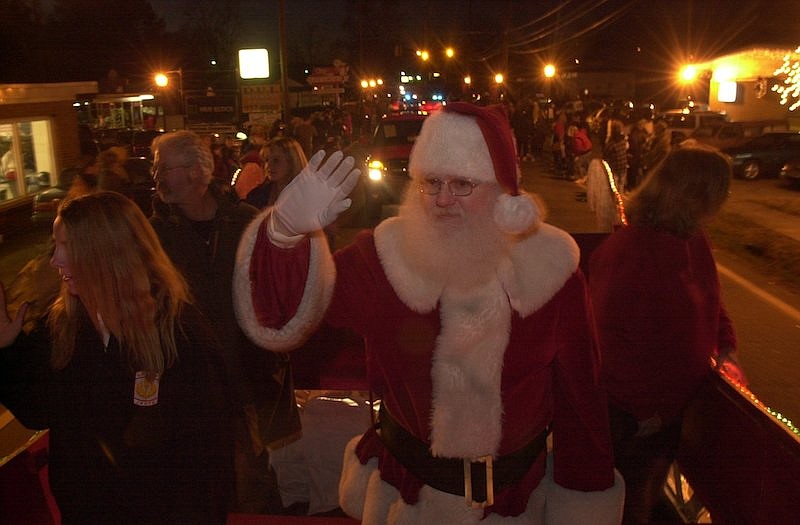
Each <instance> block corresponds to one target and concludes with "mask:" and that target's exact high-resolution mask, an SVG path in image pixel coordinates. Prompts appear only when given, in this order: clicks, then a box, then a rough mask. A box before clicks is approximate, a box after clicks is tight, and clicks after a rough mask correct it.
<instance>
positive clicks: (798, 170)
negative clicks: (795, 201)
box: [779, 157, 800, 189]
mask: <svg viewBox="0 0 800 525" xmlns="http://www.w3.org/2000/svg"><path fill="white" fill-rule="evenodd" d="M779 176H780V178H781V179H784V180H786V181H787V182H788V183H789V185H790V186H793V187H795V188H797V189H800V157H797V158H794V159H791V160H789V161H788V162H786V164H784V165H783V167H782V168H781V172H780V173H779Z"/></svg>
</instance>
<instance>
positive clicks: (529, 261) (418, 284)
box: [375, 217, 580, 317]
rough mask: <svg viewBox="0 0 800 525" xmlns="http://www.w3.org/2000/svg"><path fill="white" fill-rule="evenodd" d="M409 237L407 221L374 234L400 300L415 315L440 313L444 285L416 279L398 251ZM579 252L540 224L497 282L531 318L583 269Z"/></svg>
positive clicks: (515, 306)
mask: <svg viewBox="0 0 800 525" xmlns="http://www.w3.org/2000/svg"><path fill="white" fill-rule="evenodd" d="M403 234H404V229H403V225H402V219H401V218H399V217H393V218H391V219H387V220H385V221H383V222H382V223H380V224H379V225H378V226H377V227H376V228H375V247H376V249H377V251H378V257H379V258H380V261H381V265H382V266H383V269H384V271H385V272H386V277H387V278H388V279H389V282H390V283H391V284H392V288H394V291H395V292H397V295H398V296H399V297H400V300H401V301H403V303H405V304H406V306H408V307H409V308H411V309H412V310H414V311H415V312H420V313H425V312H430V311H432V310H433V309H434V308H436V305H437V303H438V302H439V299H440V298H441V295H442V292H443V290H442V285H441V283H438V282H433V281H430V280H427V279H426V278H425V277H424V276H421V275H418V274H416V273H415V272H414V271H413V269H412V268H411V266H409V264H408V262H407V261H406V260H405V258H404V256H403V254H401V253H399V252H398V251H397V249H396V248H397V246H399V245H400V244H401V243H400V242H399V238H400V237H401V236H402V235H403ZM579 258H580V251H579V249H578V245H577V244H576V243H575V240H574V239H573V238H572V237H571V236H570V235H569V234H568V233H566V232H565V231H563V230H560V229H558V228H556V227H554V226H551V225H549V224H541V225H540V226H539V228H537V229H536V231H535V232H534V233H532V234H530V235H527V236H525V237H521V238H519V240H518V242H517V243H516V244H515V245H514V247H513V248H512V250H511V254H510V257H509V258H508V259H507V260H506V261H505V262H504V263H503V264H502V265H501V268H500V269H499V271H498V279H499V280H500V282H501V284H502V287H503V289H504V290H505V292H506V294H507V295H508V299H509V301H510V302H511V306H512V308H513V309H514V310H515V311H516V312H517V313H518V314H519V315H520V316H522V317H527V316H528V315H530V314H532V313H533V312H535V311H536V310H538V309H539V308H541V307H542V306H543V305H544V304H545V303H547V301H549V300H550V299H551V298H552V297H553V296H554V295H555V294H556V292H558V290H560V289H561V287H562V286H563V285H564V283H565V282H566V281H567V279H569V277H570V276H571V275H572V274H573V273H574V272H575V270H576V269H577V268H578V261H579Z"/></svg>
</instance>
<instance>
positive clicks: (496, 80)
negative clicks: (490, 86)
mask: <svg viewBox="0 0 800 525" xmlns="http://www.w3.org/2000/svg"><path fill="white" fill-rule="evenodd" d="M503 80H504V77H503V74H502V73H497V74H496V75H495V76H494V83H495V84H502V83H503Z"/></svg>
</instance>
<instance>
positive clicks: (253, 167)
mask: <svg viewBox="0 0 800 525" xmlns="http://www.w3.org/2000/svg"><path fill="white" fill-rule="evenodd" d="M266 144H267V129H266V128H265V127H264V125H263V124H253V125H252V126H250V132H249V134H248V135H247V145H246V146H245V147H244V148H243V149H242V155H241V157H239V166H240V167H241V168H242V169H241V171H239V174H238V176H237V177H236V180H235V181H233V184H234V188H235V190H236V195H238V196H239V198H240V199H242V200H244V199H246V198H247V194H248V193H250V192H251V191H253V188H255V187H256V186H258V185H259V184H261V183H262V182H264V177H265V172H264V165H265V161H264V157H263V156H262V154H261V149H262V148H263V147H264V146H265V145H266Z"/></svg>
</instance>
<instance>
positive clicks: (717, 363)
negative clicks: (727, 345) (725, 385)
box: [714, 348, 747, 387]
mask: <svg viewBox="0 0 800 525" xmlns="http://www.w3.org/2000/svg"><path fill="white" fill-rule="evenodd" d="M714 370H717V371H719V372H724V373H725V375H727V376H728V377H729V378H731V379H732V380H734V381H736V382H737V383H739V384H740V385H742V386H745V387H746V386H747V376H746V375H745V373H744V370H742V365H740V364H739V360H738V359H737V357H736V352H735V351H734V350H733V349H732V348H731V349H726V350H720V351H719V354H718V355H717V356H716V357H715V358H714Z"/></svg>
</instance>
